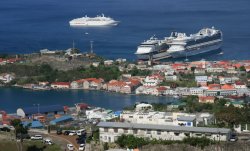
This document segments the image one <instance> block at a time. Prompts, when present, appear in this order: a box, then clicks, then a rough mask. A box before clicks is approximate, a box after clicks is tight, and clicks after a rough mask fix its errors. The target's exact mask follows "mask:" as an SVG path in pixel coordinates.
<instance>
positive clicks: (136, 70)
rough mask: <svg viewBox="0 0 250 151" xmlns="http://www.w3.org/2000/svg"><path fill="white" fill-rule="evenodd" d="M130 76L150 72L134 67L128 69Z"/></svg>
mask: <svg viewBox="0 0 250 151" xmlns="http://www.w3.org/2000/svg"><path fill="white" fill-rule="evenodd" d="M128 73H129V74H131V75H132V76H147V75H150V74H151V73H152V71H150V70H139V69H137V68H136V67H134V68H132V70H130V71H128Z"/></svg>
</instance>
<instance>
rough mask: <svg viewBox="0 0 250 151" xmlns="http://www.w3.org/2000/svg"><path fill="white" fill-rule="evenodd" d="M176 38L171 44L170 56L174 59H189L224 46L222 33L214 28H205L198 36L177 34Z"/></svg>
mask: <svg viewBox="0 0 250 151" xmlns="http://www.w3.org/2000/svg"><path fill="white" fill-rule="evenodd" d="M175 36H176V38H174V39H173V40H172V42H171V43H170V44H169V45H170V48H169V49H168V53H169V55H171V57H173V58H180V57H187V56H193V55H198V54H201V53H206V52H210V51H213V50H218V49H220V48H221V46H222V41H223V37H222V32H221V31H220V30H216V29H215V28H214V27H212V28H203V29H201V30H200V31H199V32H198V33H196V34H191V35H189V36H187V35H186V34H185V33H175Z"/></svg>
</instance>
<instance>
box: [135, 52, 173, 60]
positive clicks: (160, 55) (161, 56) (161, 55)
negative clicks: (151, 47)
mask: <svg viewBox="0 0 250 151" xmlns="http://www.w3.org/2000/svg"><path fill="white" fill-rule="evenodd" d="M150 56H151V57H152V59H153V60H161V59H166V58H169V57H170V55H169V53H168V52H167V51H163V52H156V53H153V54H149V53H147V54H137V58H138V60H144V61H146V60H149V59H150Z"/></svg>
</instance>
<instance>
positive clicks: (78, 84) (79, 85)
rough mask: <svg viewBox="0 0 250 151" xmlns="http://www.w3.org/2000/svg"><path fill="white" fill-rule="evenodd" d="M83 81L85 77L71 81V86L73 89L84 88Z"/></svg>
mask: <svg viewBox="0 0 250 151" xmlns="http://www.w3.org/2000/svg"><path fill="white" fill-rule="evenodd" d="M83 82H84V79H80V80H76V81H72V82H71V83H70V87H71V89H82V88H83Z"/></svg>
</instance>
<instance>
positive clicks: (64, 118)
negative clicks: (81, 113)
mask: <svg viewBox="0 0 250 151" xmlns="http://www.w3.org/2000/svg"><path fill="white" fill-rule="evenodd" d="M73 120H74V119H73V117H72V116H70V115H66V116H62V117H59V118H56V119H54V120H52V121H50V122H49V124H50V125H57V124H62V123H66V122H69V121H73Z"/></svg>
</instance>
